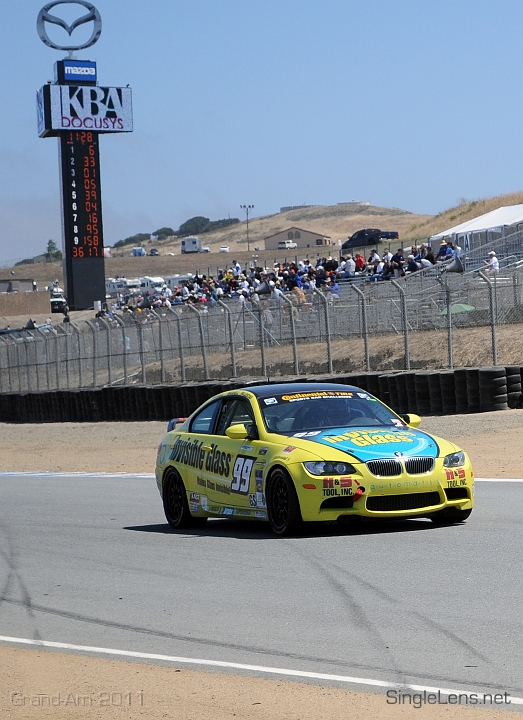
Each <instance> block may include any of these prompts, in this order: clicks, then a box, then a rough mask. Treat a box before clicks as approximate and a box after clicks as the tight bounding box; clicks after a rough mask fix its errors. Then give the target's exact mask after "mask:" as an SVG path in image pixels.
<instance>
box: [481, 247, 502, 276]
mask: <svg viewBox="0 0 523 720" xmlns="http://www.w3.org/2000/svg"><path fill="white" fill-rule="evenodd" d="M483 264H484V265H486V266H487V267H486V271H487V272H488V273H497V272H499V260H498V259H497V257H496V253H495V252H494V250H491V251H490V252H489V254H488V260H483Z"/></svg>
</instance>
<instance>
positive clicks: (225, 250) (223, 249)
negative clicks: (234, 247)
mask: <svg viewBox="0 0 523 720" xmlns="http://www.w3.org/2000/svg"><path fill="white" fill-rule="evenodd" d="M220 252H230V250H229V246H228V245H221V247H220Z"/></svg>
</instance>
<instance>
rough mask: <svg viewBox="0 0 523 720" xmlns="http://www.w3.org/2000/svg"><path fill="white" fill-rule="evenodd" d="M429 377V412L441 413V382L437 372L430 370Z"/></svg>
mask: <svg viewBox="0 0 523 720" xmlns="http://www.w3.org/2000/svg"><path fill="white" fill-rule="evenodd" d="M428 378H429V402H430V414H431V415H441V413H442V412H443V400H442V397H441V384H440V380H439V373H438V372H430V373H429V374H428Z"/></svg>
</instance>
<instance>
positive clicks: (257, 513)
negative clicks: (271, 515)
mask: <svg viewBox="0 0 523 720" xmlns="http://www.w3.org/2000/svg"><path fill="white" fill-rule="evenodd" d="M254 517H257V518H260V519H262V520H265V519H266V517H267V513H266V512H263V511H262V510H256V511H255V513H254Z"/></svg>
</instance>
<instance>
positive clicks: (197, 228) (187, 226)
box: [176, 215, 211, 235]
mask: <svg viewBox="0 0 523 720" xmlns="http://www.w3.org/2000/svg"><path fill="white" fill-rule="evenodd" d="M210 222H211V221H210V220H209V218H206V217H202V216H201V215H197V216H196V217H193V218H191V219H190V220H186V221H185V222H184V223H182V224H181V225H180V227H179V229H178V232H177V233H176V234H177V235H198V234H199V233H204V232H205V231H206V230H207V228H208V227H209V224H210Z"/></svg>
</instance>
